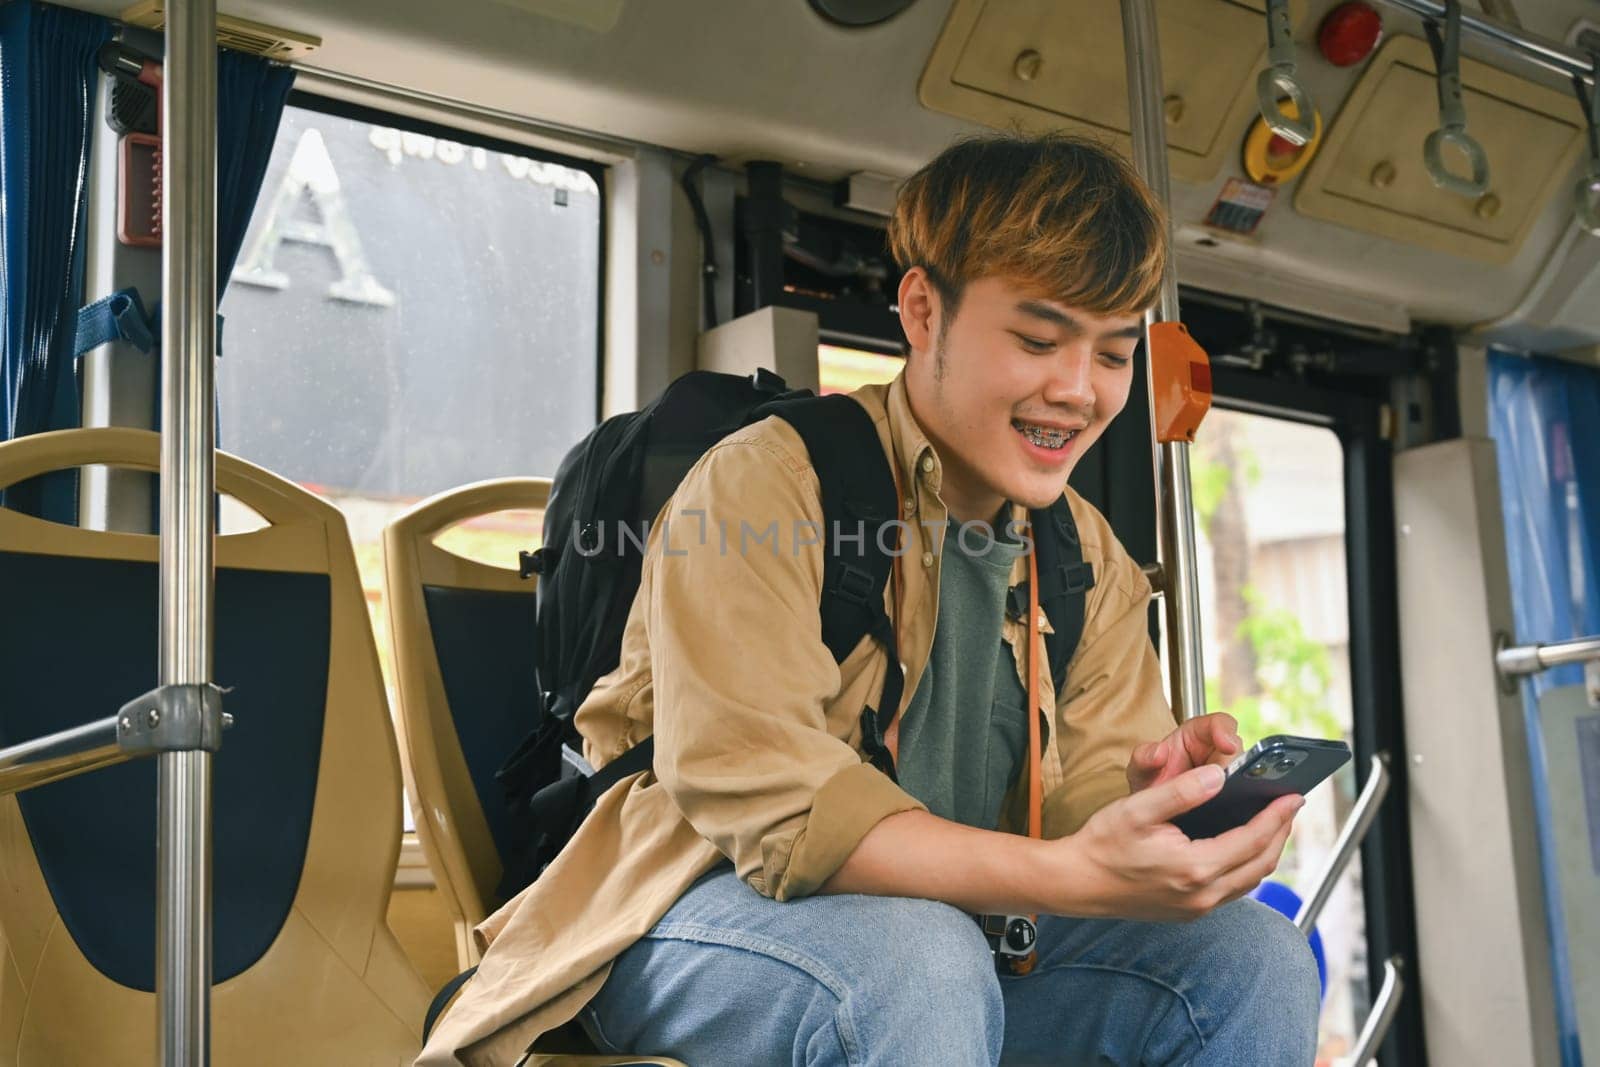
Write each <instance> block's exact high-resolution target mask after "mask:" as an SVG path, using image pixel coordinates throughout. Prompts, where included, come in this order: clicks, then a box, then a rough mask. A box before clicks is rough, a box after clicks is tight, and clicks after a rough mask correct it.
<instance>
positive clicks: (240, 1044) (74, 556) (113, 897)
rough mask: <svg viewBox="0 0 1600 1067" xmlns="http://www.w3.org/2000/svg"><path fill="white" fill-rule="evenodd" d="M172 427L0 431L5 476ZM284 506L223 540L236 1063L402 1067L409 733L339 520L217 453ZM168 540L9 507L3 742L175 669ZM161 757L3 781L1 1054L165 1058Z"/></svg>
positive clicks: (227, 889) (225, 816) (110, 458)
mask: <svg viewBox="0 0 1600 1067" xmlns="http://www.w3.org/2000/svg"><path fill="white" fill-rule="evenodd" d="M159 449H160V438H159V437H158V435H156V434H154V433H150V432H148V431H143V430H132V429H89V430H66V431H61V432H56V433H45V434H38V435H34V436H30V437H23V438H20V439H17V440H14V441H9V442H5V443H0V486H3V485H11V484H14V483H16V482H18V481H21V480H23V479H25V478H28V477H32V476H34V475H37V474H39V473H42V472H45V471H51V470H64V469H71V468H76V467H80V466H83V465H86V464H105V465H109V466H115V467H125V468H132V469H138V470H147V471H155V470H158V469H159V465H160V464H159ZM216 470H217V485H218V489H219V490H220V491H221V492H223V493H225V494H227V495H229V496H231V497H233V498H235V499H237V500H238V501H240V502H241V503H243V504H244V505H246V506H247V507H249V508H251V509H253V510H254V511H255V512H257V513H258V514H259V515H261V516H262V517H263V518H264V519H265V520H267V522H268V524H269V525H268V526H266V527H265V528H263V529H259V530H255V531H252V532H249V533H243V534H234V535H228V536H223V537H219V538H217V540H216V598H215V604H216V607H215V665H216V666H215V679H216V681H217V683H218V684H219V685H222V686H224V687H230V691H229V692H228V694H227V696H226V697H225V706H226V708H227V710H228V712H229V713H230V714H231V715H232V716H233V718H234V725H233V727H232V728H231V729H230V730H229V731H228V732H227V734H226V735H225V737H224V740H223V745H222V750H221V751H220V752H219V753H217V754H216V756H215V757H214V760H213V769H212V811H213V834H212V845H213V853H212V885H213V895H212V900H213V909H212V910H213V921H214V927H213V975H212V977H213V983H214V986H213V990H212V1000H211V1020H212V1032H211V1047H212V1052H213V1055H214V1057H215V1060H216V1062H218V1063H233V1064H252V1063H261V1064H266V1063H273V1064H279V1063H341V1064H383V1065H393V1064H409V1063H410V1062H411V1061H412V1060H413V1059H414V1058H415V1056H416V1055H417V1053H418V1051H419V1049H420V1045H421V1022H422V1017H423V1012H424V1011H425V1009H426V1007H427V1004H428V998H429V992H428V989H427V987H426V985H425V983H424V982H423V981H422V979H421V977H420V976H419V975H418V974H417V973H416V971H415V969H414V968H413V967H412V966H411V963H410V961H409V960H408V959H407V958H406V956H405V954H404V952H403V951H402V950H401V948H400V945H399V943H398V942H397V941H396V940H395V938H394V935H393V934H392V933H391V931H390V929H389V927H388V925H387V923H386V920H385V910H386V907H387V904H388V900H389V894H390V891H391V889H392V887H393V879H394V872H395V865H396V861H397V858H398V854H399V848H400V800H401V794H400V789H401V778H400V768H399V761H398V755H397V752H396V748H395V741H394V733H393V728H392V726H391V723H390V721H389V718H388V713H387V702H386V700H385V694H384V688H383V681H382V677H381V675H380V673H379V667H378V658H377V651H376V647H375V644H374V642H373V638H372V630H371V626H370V624H369V622H368V619H367V609H366V603H365V598H364V596H363V593H362V589H361V582H360V579H359V577H358V575H357V571H356V564H355V556H354V552H353V550H352V548H351V544H350V538H349V534H348V532H347V530H346V527H345V523H344V519H343V518H342V516H340V514H339V512H338V511H336V510H335V509H334V508H333V507H332V506H331V505H329V504H328V503H326V502H325V501H322V500H319V499H318V498H317V497H315V496H313V495H312V494H310V493H308V492H306V491H304V490H302V489H301V488H299V487H298V486H295V485H293V484H292V483H290V482H287V481H284V480H283V479H281V478H278V477H276V476H274V475H272V474H269V473H268V472H266V471H264V470H261V469H260V468H257V467H254V466H252V465H250V464H248V463H246V462H244V461H242V460H239V459H237V458H235V457H232V456H229V455H225V454H218V456H217V468H216ZM158 558H159V546H158V541H157V538H155V537H153V536H149V535H139V534H127V533H109V532H102V531H94V530H84V529H78V528H76V527H68V526H61V525H57V524H53V523H48V522H44V521H42V520H40V519H36V518H33V517H30V516H27V515H23V514H20V513H18V512H15V511H9V510H5V509H0V589H3V590H5V594H4V598H3V600H0V744H6V745H9V744H14V743H16V742H18V741H22V740H25V739H27V738H30V737H34V736H38V735H41V734H44V733H47V732H50V731H53V730H58V729H62V728H64V727H67V726H71V725H76V724H81V723H87V722H90V721H93V720H96V719H100V718H104V717H105V716H107V715H110V714H113V713H115V711H116V710H117V709H118V708H119V707H121V706H122V704H123V703H125V702H127V701H129V700H132V699H133V698H135V697H137V696H139V695H140V694H142V693H144V692H146V691H147V690H149V689H152V688H154V686H155V685H156V684H157V680H158V679H157V650H158V630H157V627H158V577H157V560H158ZM155 798H156V762H155V760H154V759H144V760H139V761H135V762H131V763H125V764H121V765H119V766H115V767H111V768H108V769H102V770H98V771H94V772H91V773H88V774H84V775H80V776H78V777H76V778H72V779H68V780H66V781H61V782H56V783H54V784H51V785H48V786H44V787H41V788H39V789H36V790H30V791H27V792H24V793H20V794H16V795H14V796H5V797H0V937H3V939H4V942H5V949H6V951H5V953H4V956H3V958H0V968H3V971H0V1067H10V1065H20V1067H35V1065H41V1067H42V1065H55V1064H74V1063H84V1064H87V1063H93V1064H97V1065H112V1064H129V1065H133V1064H138V1065H141V1067H142V1065H144V1064H148V1063H150V1062H152V1060H154V1058H155V1056H156V1026H157V1017H156V1009H155V998H154V994H153V989H154V980H155V936H156V935H155V923H156V916H155V908H156V901H155V861H156V852H155V845H156V803H155Z"/></svg>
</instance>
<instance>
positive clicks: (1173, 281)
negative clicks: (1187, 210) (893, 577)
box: [1122, 0, 1206, 719]
mask: <svg viewBox="0 0 1600 1067" xmlns="http://www.w3.org/2000/svg"><path fill="white" fill-rule="evenodd" d="M1122 41H1123V52H1124V55H1125V57H1126V59H1127V68H1128V114H1129V118H1130V120H1131V129H1132V132H1133V164H1134V166H1135V167H1136V168H1137V169H1138V171H1139V173H1140V174H1141V175H1142V176H1143V177H1144V180H1145V183H1146V184H1148V185H1149V186H1150V190H1151V192H1153V193H1155V196H1156V199H1157V200H1159V201H1161V203H1162V205H1163V206H1169V205H1170V204H1171V203H1172V187H1171V183H1170V181H1169V180H1168V177H1167V130H1166V125H1165V124H1166V114H1165V109H1164V107H1163V103H1162V102H1163V100H1164V99H1165V91H1164V89H1163V88H1162V84H1161V48H1160V43H1159V42H1158V41H1157V39H1156V16H1155V8H1154V4H1153V3H1152V0H1122ZM1167 235H1168V239H1169V243H1170V239H1171V235H1172V222H1171V219H1170V218H1169V219H1168V221H1167ZM1175 262H1176V257H1173V258H1169V259H1168V261H1167V272H1166V274H1165V276H1163V277H1162V279H1161V297H1160V300H1159V301H1158V302H1157V304H1156V306H1155V308H1154V309H1153V310H1152V311H1151V313H1150V314H1149V315H1147V316H1146V328H1147V330H1148V326H1149V324H1150V323H1152V322H1175V321H1177V319H1178V277H1177V271H1176V268H1175V266H1174V264H1175ZM1149 350H1150V348H1149V336H1148V332H1147V334H1146V344H1145V351H1146V352H1148V351H1149ZM1146 377H1147V378H1148V379H1149V381H1150V382H1151V392H1150V404H1151V408H1152V409H1154V406H1155V387H1154V381H1155V376H1154V375H1153V374H1151V375H1147V376H1146ZM1155 466H1156V521H1157V522H1158V523H1159V526H1160V536H1159V538H1158V544H1159V552H1160V557H1159V558H1160V561H1161V590H1162V593H1163V597H1162V603H1163V604H1164V605H1165V607H1164V613H1165V622H1166V627H1165V629H1166V635H1167V671H1168V675H1169V677H1170V679H1171V687H1172V709H1173V711H1175V712H1176V713H1177V714H1178V715H1179V717H1180V718H1185V719H1190V718H1194V717H1195V716H1196V715H1203V714H1205V710H1206V688H1205V674H1204V668H1203V666H1202V664H1201V659H1200V595H1199V587H1198V582H1197V577H1196V568H1195V544H1194V493H1193V490H1192V489H1191V487H1190V484H1189V446H1188V444H1186V443H1184V442H1181V441H1180V442H1176V443H1165V444H1162V445H1161V446H1160V448H1159V449H1158V454H1157V456H1156V465H1155Z"/></svg>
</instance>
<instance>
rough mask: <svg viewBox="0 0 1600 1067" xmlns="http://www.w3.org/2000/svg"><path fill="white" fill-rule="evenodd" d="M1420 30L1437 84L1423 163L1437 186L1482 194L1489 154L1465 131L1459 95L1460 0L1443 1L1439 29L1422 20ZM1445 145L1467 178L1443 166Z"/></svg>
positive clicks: (1464, 113)
mask: <svg viewBox="0 0 1600 1067" xmlns="http://www.w3.org/2000/svg"><path fill="white" fill-rule="evenodd" d="M1423 29H1424V30H1426V31H1427V34H1428V46H1429V47H1430V48H1431V49H1432V50H1433V64H1434V68H1435V69H1436V70H1437V71H1438V86H1439V128H1438V129H1436V130H1434V131H1433V132H1432V133H1430V134H1428V139H1427V140H1426V141H1425V142H1423V146H1422V160H1423V163H1424V164H1425V165H1426V166H1427V168H1428V177H1429V178H1432V179H1433V184H1434V185H1435V186H1437V187H1438V188H1440V189H1445V190H1448V191H1449V192H1452V193H1458V194H1460V195H1461V196H1471V197H1478V196H1482V195H1483V194H1484V193H1485V192H1486V191H1488V188H1489V157H1488V155H1487V154H1485V152H1484V150H1483V146H1482V145H1481V144H1479V143H1478V142H1477V139H1476V138H1474V137H1473V136H1472V135H1471V134H1469V133H1468V132H1467V108H1466V105H1465V104H1464V103H1463V102H1462V98H1461V0H1445V5H1444V28H1443V30H1442V31H1441V29H1440V27H1439V23H1438V22H1437V21H1435V20H1433V19H1429V20H1428V21H1426V22H1424V23H1423ZM1447 145H1451V146H1454V147H1455V148H1456V149H1457V150H1458V151H1459V152H1460V153H1461V154H1462V155H1463V156H1465V157H1466V159H1467V165H1468V167H1469V168H1470V170H1471V175H1470V176H1469V177H1462V176H1461V175H1459V174H1456V173H1454V172H1452V171H1451V170H1450V168H1449V167H1447V166H1446V165H1445V161H1444V150H1445V146H1447Z"/></svg>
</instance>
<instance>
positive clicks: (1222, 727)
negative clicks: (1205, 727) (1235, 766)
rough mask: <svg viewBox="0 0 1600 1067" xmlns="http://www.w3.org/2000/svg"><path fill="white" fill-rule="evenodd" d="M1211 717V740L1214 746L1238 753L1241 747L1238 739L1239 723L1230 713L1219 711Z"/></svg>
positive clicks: (1234, 753)
mask: <svg viewBox="0 0 1600 1067" xmlns="http://www.w3.org/2000/svg"><path fill="white" fill-rule="evenodd" d="M1210 718H1211V740H1212V744H1213V746H1214V747H1216V748H1218V749H1221V750H1222V751H1224V752H1228V753H1231V754H1232V755H1238V754H1239V751H1240V749H1241V748H1242V747H1243V746H1242V743H1241V742H1240V740H1239V724H1238V723H1237V722H1235V721H1234V718H1233V716H1232V715H1229V714H1227V713H1225V712H1219V713H1217V714H1216V715H1213V716H1211V717H1210Z"/></svg>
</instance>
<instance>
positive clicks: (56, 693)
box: [0, 552, 376, 992]
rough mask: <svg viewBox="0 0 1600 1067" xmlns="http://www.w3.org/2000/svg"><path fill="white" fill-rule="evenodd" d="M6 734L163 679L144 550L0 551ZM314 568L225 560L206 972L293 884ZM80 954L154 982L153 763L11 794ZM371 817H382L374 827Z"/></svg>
mask: <svg viewBox="0 0 1600 1067" xmlns="http://www.w3.org/2000/svg"><path fill="white" fill-rule="evenodd" d="M0 590H3V599H0V745H10V744H15V743H17V742H19V741H25V740H28V739H29V738H33V737H38V736H40V735H42V734H47V733H51V732H53V731H56V730H61V729H65V728H67V727H71V726H77V725H81V724H83V723H87V722H91V721H93V720H96V719H101V718H104V717H106V716H108V715H113V714H115V713H116V711H117V709H118V708H120V707H121V706H122V705H123V704H125V703H127V702H128V701H130V700H132V699H134V698H135V697H137V696H139V695H140V694H141V693H144V692H146V691H148V690H150V689H153V688H154V687H155V686H156V684H157V681H158V677H157V671H158V661H157V658H156V657H157V647H158V646H157V640H158V630H157V626H158V622H157V610H158V604H157V573H156V567H155V565H154V564H145V563H127V562H119V561H111V560H91V559H70V558H64V557H53V556H34V555H27V554H21V553H11V552H0ZM328 639H329V585H328V578H327V576H326V575H307V574H285V573H277V572H262V571H245V570H219V571H218V572H217V591H216V657H215V662H216V681H217V683H218V684H219V685H222V686H225V687H233V692H230V693H229V694H228V695H227V696H226V697H225V698H224V706H225V707H226V708H227V710H228V712H229V713H230V714H232V715H233V717H234V726H233V728H232V729H230V730H229V731H228V732H227V734H226V735H225V737H224V739H223V745H222V751H221V752H219V753H218V754H217V755H216V756H215V757H214V759H213V761H212V787H211V789H212V793H211V797H212V810H213V823H212V825H213V835H212V844H213V852H212V899H213V902H214V910H213V915H214V926H213V935H212V944H213V953H214V955H213V963H212V973H213V980H214V981H216V982H223V981H226V980H227V979H229V978H232V977H234V976H235V975H237V974H239V973H240V972H242V971H244V970H245V969H246V968H247V967H249V966H250V965H251V964H253V963H254V962H255V961H256V960H258V959H260V958H261V955H262V953H264V952H265V951H266V950H267V948H268V946H270V945H271V944H272V941H273V939H274V938H275V937H276V936H277V933H278V930H279V929H280V928H281V927H282V925H283V921H284V918H285V917H286V916H287V915H288V913H289V907H290V904H291V903H292V902H293V900H294V895H295V892H296V890H297V888H298V887H299V884H300V871H301V867H302V865H303V863H304V861H305V852H306V840H307V837H308V835H309V833H310V828H311V809H312V804H313V801H314V799H315V796H316V789H317V762H318V759H319V756H320V753H321V749H322V723H323V709H324V705H325V703H326V700H327V687H328ZM17 800H18V803H19V804H20V805H21V810H22V817H23V819H24V821H25V822H26V824H27V828H28V835H29V837H30V838H31V840H32V842H33V848H34V852H35V854H36V855H37V856H38V859H39V865H40V868H41V869H42V870H43V872H44V877H45V882H46V883H47V884H48V885H49V888H50V893H51V895H52V896H53V897H54V898H55V904H56V908H57V909H58V910H59V911H60V913H61V917H62V920H63V921H64V922H65V924H66V927H67V930H68V931H69V932H70V933H71V934H72V937H73V940H74V941H76V942H77V944H78V947H79V948H80V949H81V950H82V952H83V954H84V956H85V957H87V958H88V960H89V962H90V963H92V964H93V965H94V966H95V967H96V968H97V969H98V970H99V971H100V972H101V973H102V974H104V975H105V976H106V977H108V978H110V979H111V980H112V981H115V982H117V983H119V984H121V985H125V986H131V987H132V988H134V989H142V990H145V991H147V992H149V991H153V990H154V989H155V921H156V897H155V871H156V761H155V759H154V758H151V759H143V760H139V761H137V762H134V763H125V764H122V765H120V766H116V767H111V768H108V769H105V770H99V771H93V772H91V773H89V774H84V775H79V776H78V777H76V778H72V779H68V780H66V781H63V782H56V783H54V784H52V785H47V786H43V787H41V788H38V789H33V790H29V791H27V792H24V793H21V794H18V797H17ZM375 832H376V831H375Z"/></svg>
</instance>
